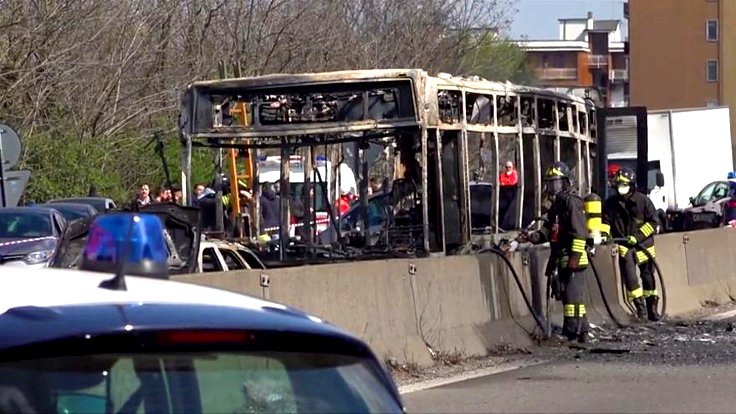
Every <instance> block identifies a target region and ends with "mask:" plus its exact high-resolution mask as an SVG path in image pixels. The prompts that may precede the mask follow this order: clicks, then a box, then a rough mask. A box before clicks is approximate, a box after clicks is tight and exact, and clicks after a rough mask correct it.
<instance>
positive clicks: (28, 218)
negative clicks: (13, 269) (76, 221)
mask: <svg viewBox="0 0 736 414" xmlns="http://www.w3.org/2000/svg"><path fill="white" fill-rule="evenodd" d="M66 227H67V221H66V220H65V219H64V217H63V216H62V215H61V213H59V212H58V211H57V210H55V209H51V208H45V207H8V208H2V209H0V264H3V265H5V266H22V267H28V266H31V267H45V266H47V265H48V263H49V261H50V259H51V257H52V256H53V254H54V252H55V251H56V249H57V247H58V246H59V240H60V238H61V236H62V234H63V233H64V231H65V230H66Z"/></svg>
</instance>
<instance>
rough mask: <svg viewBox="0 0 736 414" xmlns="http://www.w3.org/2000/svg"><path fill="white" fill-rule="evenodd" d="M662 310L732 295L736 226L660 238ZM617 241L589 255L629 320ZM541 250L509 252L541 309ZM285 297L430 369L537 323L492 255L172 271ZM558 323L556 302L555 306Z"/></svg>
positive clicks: (597, 312) (525, 338)
mask: <svg viewBox="0 0 736 414" xmlns="http://www.w3.org/2000/svg"><path fill="white" fill-rule="evenodd" d="M656 246H657V257H656V258H657V261H658V264H659V266H660V268H661V269H662V272H663V274H664V277H665V281H666V288H667V294H668V309H667V310H668V313H669V314H670V315H678V314H683V313H686V312H690V311H694V310H697V309H699V308H701V307H702V306H708V305H714V304H720V303H723V302H725V301H730V300H735V299H736V272H735V271H734V269H736V255H733V253H732V252H731V250H732V249H733V247H731V246H736V232H735V231H734V230H730V229H716V230H705V231H699V232H693V233H677V234H666V235H661V236H657V239H656ZM615 252H616V250H615V247H612V246H599V247H598V248H597V251H596V255H595V257H594V258H593V259H592V260H594V262H595V264H596V268H597V269H598V272H599V276H600V277H601V282H602V285H603V288H604V293H605V295H606V298H607V299H608V300H609V304H610V305H611V307H612V309H613V311H614V312H615V314H616V316H617V318H620V319H622V320H626V317H627V314H626V311H624V307H623V306H622V305H623V300H624V297H623V294H622V292H621V288H620V283H621V282H620V280H621V279H620V274H619V270H618V264H617V263H618V259H617V257H616V255H615ZM548 255H549V251H548V249H547V248H543V247H540V246H536V247H533V248H531V249H528V250H525V251H520V252H513V253H509V254H508V255H507V257H508V258H509V259H510V260H511V262H512V263H513V265H514V268H515V269H516V271H517V273H518V275H519V276H520V278H521V281H522V284H523V286H524V289H525V291H526V292H527V293H528V294H529V299H530V301H531V302H532V305H533V308H534V309H535V310H536V312H537V313H539V314H544V313H545V311H546V300H545V297H546V278H545V277H544V267H545V265H546V261H547V257H548ZM585 278H586V283H587V285H588V286H587V292H588V304H589V305H588V306H587V309H588V315H589V318H590V320H591V322H602V321H605V320H606V319H608V315H607V312H606V309H605V306H604V304H603V300H602V296H601V294H600V291H599V289H598V286H597V284H596V283H595V279H593V274H592V272H591V271H590V270H589V271H588V272H586V275H585ZM174 279H175V280H179V281H184V282H190V283H196V284H201V285H207V286H212V287H217V288H221V289H226V290H231V291H235V292H241V293H246V294H250V295H253V296H257V297H264V298H266V299H270V300H274V301H277V302H281V303H285V304H288V305H292V306H295V307H297V308H300V309H303V310H305V311H307V312H309V313H311V314H314V315H316V316H319V317H322V318H324V319H326V320H328V321H329V322H331V323H333V324H335V325H337V326H340V327H343V328H345V329H347V330H349V331H351V332H353V333H354V334H356V335H358V336H360V337H361V338H363V339H365V340H366V341H368V342H369V343H370V344H371V346H372V347H373V348H374V350H375V351H376V352H377V353H379V354H380V355H381V356H383V357H384V358H385V359H395V360H396V361H398V362H401V363H414V364H417V365H420V366H427V365H430V364H432V363H433V360H435V359H437V358H441V357H442V356H443V355H457V354H462V355H464V356H480V355H485V354H488V353H489V352H492V351H493V350H494V349H495V348H496V347H497V346H499V345H506V346H508V345H512V346H527V345H529V344H531V339H530V335H529V333H530V332H532V330H533V329H534V328H535V324H534V321H533V319H532V318H531V314H530V312H529V310H528V309H527V307H526V305H525V303H524V301H523V298H522V296H521V294H520V293H519V290H518V288H517V286H516V283H515V281H514V279H513V277H512V274H511V272H510V270H509V269H508V268H507V267H506V265H505V264H504V263H503V262H502V261H501V260H500V259H499V258H498V257H496V256H495V255H493V254H491V253H485V254H480V255H475V256H451V257H432V258H421V259H391V260H376V261H354V262H348V263H339V264H329V265H313V266H302V267H294V268H284V269H269V270H265V271H233V272H226V273H207V274H193V275H183V276H177V277H174ZM551 310H552V313H553V316H554V317H553V320H555V321H556V322H557V323H560V322H561V320H562V317H561V306H560V305H559V304H557V303H552V307H551Z"/></svg>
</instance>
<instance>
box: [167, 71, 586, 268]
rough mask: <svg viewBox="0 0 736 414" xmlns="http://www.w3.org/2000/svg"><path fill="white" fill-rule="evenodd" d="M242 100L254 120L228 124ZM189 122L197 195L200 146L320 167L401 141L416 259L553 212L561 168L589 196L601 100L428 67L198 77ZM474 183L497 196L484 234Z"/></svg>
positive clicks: (187, 98) (189, 94) (187, 179)
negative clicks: (514, 176) (550, 197)
mask: <svg viewBox="0 0 736 414" xmlns="http://www.w3.org/2000/svg"><path fill="white" fill-rule="evenodd" d="M235 102H240V103H242V102H245V103H246V104H247V107H248V108H249V109H248V112H249V113H248V119H249V122H247V123H246V124H247V125H243V124H233V123H231V122H230V121H229V120H230V119H231V117H230V116H229V114H228V112H229V108H230V107H232V105H233V104H234V103H235ZM180 121H181V138H182V144H183V148H184V150H183V160H182V175H183V177H182V178H183V179H182V181H183V183H184V185H183V187H184V190H185V194H187V195H188V197H191V195H189V194H190V191H189V189H191V152H192V148H193V147H196V146H205V147H206V146H211V147H240V148H255V149H265V148H279V149H281V151H282V152H281V153H282V160H284V159H287V160H288V159H289V155H290V151H291V150H293V149H295V148H308V150H307V151H306V154H308V155H307V156H306V157H305V158H308V159H309V160H308V161H306V160H305V161H306V164H307V165H308V166H311V165H312V163H311V162H309V161H313V158H314V154H313V151H311V148H314V147H317V146H322V145H333V144H343V143H346V142H352V143H355V144H356V146H358V147H362V146H363V145H365V144H366V143H367V142H368V141H370V140H374V139H379V138H391V139H395V140H396V142H397V148H398V157H399V159H400V165H401V171H400V172H399V174H398V176H397V177H394V178H395V180H394V181H395V182H394V186H393V190H392V194H391V200H392V203H393V202H398V200H396V199H397V198H399V196H398V195H397V194H399V195H402V196H404V195H406V194H404V193H407V194H408V193H411V194H412V196H414V197H416V199H418V201H417V202H415V203H414V204H413V206H414V208H416V209H417V210H418V211H414V213H417V214H415V215H414V216H413V217H414V221H413V222H412V221H411V220H409V221H408V222H405V223H404V224H406V226H404V225H403V224H402V226H403V227H402V228H403V229H405V230H406V229H409V230H408V231H409V236H410V237H409V238H410V239H412V237H411V236H416V238H415V239H412V240H414V241H415V242H416V246H415V247H416V249H415V251H412V253H419V254H422V253H424V254H431V253H438V254H450V253H454V252H458V251H462V250H463V248H464V247H466V246H467V245H468V244H469V243H471V241H472V239H473V238H474V235H476V236H477V235H478V233H485V234H486V235H487V234H498V233H499V232H503V231H504V230H514V229H516V228H520V227H521V224H525V223H526V222H528V221H530V220H531V219H533V218H534V217H537V216H538V215H539V214H540V213H541V212H542V210H543V200H542V192H541V188H542V176H541V174H542V171H543V168H546V166H548V164H551V163H552V162H554V161H557V160H560V159H562V161H566V162H568V163H570V164H571V166H572V167H573V170H574V171H576V175H575V178H576V179H575V180H574V181H575V182H574V187H575V188H576V189H578V190H579V191H580V192H581V193H584V194H587V193H588V192H590V190H591V186H592V183H595V182H596V180H595V178H594V177H595V176H596V175H597V174H596V172H597V169H596V167H595V165H594V164H595V157H596V150H595V144H596V130H597V128H596V117H595V106H594V105H593V103H592V102H591V101H586V100H584V99H581V98H579V97H575V96H572V95H567V94H563V93H558V92H552V91H548V90H543V89H538V88H531V87H523V86H518V85H513V84H510V83H499V82H491V81H487V80H483V79H479V78H458V77H453V76H451V75H447V74H439V75H438V76H434V77H433V76H429V75H428V74H427V73H426V72H425V71H422V70H418V69H409V70H398V69H397V70H361V71H342V72H327V73H315V74H296V75H267V76H261V77H253V78H239V79H224V80H217V81H204V82H197V83H194V84H192V85H190V86H189V87H188V88H187V90H186V92H185V93H184V94H183V97H182V110H181V119H180ZM482 154H483V155H484V156H485V157H483V156H482ZM507 154H514V159H513V160H512V161H513V162H514V164H515V165H516V166H517V167H518V172H519V173H520V174H519V182H518V185H517V187H516V188H517V191H518V199H517V200H516V204H515V205H514V206H513V213H512V214H511V217H512V218H513V219H512V223H513V224H512V225H511V227H513V228H507V229H502V228H500V227H499V213H498V212H499V208H500V205H499V196H500V195H501V190H500V189H499V171H498V168H499V163H500V162H505V161H506V160H505V159H502V158H504V157H506V158H509V157H508V156H506V155H507ZM483 158H485V159H483ZM305 170H307V169H306V168H305ZM255 175H256V177H257V175H258V174H257V172H256V173H255ZM308 175H309V174H306V173H305V181H306V180H307V176H308ZM364 175H365V165H363V166H362V168H360V171H359V173H358V176H359V177H361V178H362V179H360V180H359V183H358V185H359V188H360V194H361V197H360V200H361V203H362V204H361V213H362V214H361V215H360V216H361V223H363V224H364V226H363V229H364V230H365V231H367V216H366V210H367V205H366V203H367V200H366V197H365V194H366V191H365V189H366V186H367V177H365V176H364ZM473 179H482V180H485V181H487V183H488V185H489V186H490V187H492V191H493V196H492V202H491V203H490V204H491V205H489V206H488V214H489V216H490V217H491V223H489V226H487V228H485V229H481V230H482V231H480V232H479V231H478V230H479V229H477V228H473V226H472V213H474V212H471V210H473V208H472V206H471V203H472V198H471V193H470V188H471V182H472V181H474V180H473ZM402 180H403V181H402ZM281 183H282V192H283V191H284V189H287V188H288V185H289V183H288V168H286V169H285V168H284V167H283V166H282V176H281ZM407 183H408V184H407ZM305 184H307V183H306V182H305ZM397 184H399V185H397ZM404 184H407V185H404ZM402 185H403V187H402ZM305 188H308V186H307V187H305ZM394 190H395V191H394ZM402 191H403V192H402ZM305 193H307V197H309V192H308V191H305ZM286 194H288V192H287V193H286ZM285 198H286V200H285V201H286V202H285V203H282V208H281V218H282V220H281V227H282V229H281V231H280V236H281V237H280V243H281V245H280V251H282V252H283V251H284V247H285V243H286V241H285V238H286V236H287V235H288V231H284V224H285V223H286V225H288V222H289V221H288V218H289V216H288V211H289V205H288V204H289V201H288V199H289V197H285ZM189 201H191V200H189ZM310 205H311V201H310ZM395 207H396V206H394V205H392V206H391V208H389V209H388V210H389V211H391V212H392V211H394V210H395V209H396V208H395ZM256 211H257V207H256ZM390 214H392V213H390ZM390 214H389V215H390ZM393 219H394V218H393V217H392V220H391V223H387V224H386V231H387V232H389V230H390V227H391V226H392V225H393V224H396V223H398V221H394V220H393ZM310 220H312V222H313V219H310ZM307 221H308V220H306V219H305V223H304V224H305V226H306V225H309V223H307ZM255 222H256V224H257V222H258V220H255ZM332 225H333V226H334V225H335V223H334V220H333V223H332ZM398 227H401V226H399V225H398V224H397V228H398ZM507 227H508V226H507ZM256 231H257V226H256ZM337 233H338V234H339V232H337ZM404 236H406V234H404ZM310 241H311V240H310ZM409 244H411V242H410V243H409ZM404 247H406V246H404ZM409 250H412V249H409Z"/></svg>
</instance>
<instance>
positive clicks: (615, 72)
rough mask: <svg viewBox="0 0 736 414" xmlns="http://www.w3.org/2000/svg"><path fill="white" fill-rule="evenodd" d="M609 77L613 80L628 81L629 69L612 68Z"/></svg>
mask: <svg viewBox="0 0 736 414" xmlns="http://www.w3.org/2000/svg"><path fill="white" fill-rule="evenodd" d="M608 79H610V80H611V82H626V81H628V80H629V71H628V70H626V69H611V71H610V73H609V74H608Z"/></svg>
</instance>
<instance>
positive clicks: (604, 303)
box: [588, 252, 629, 328]
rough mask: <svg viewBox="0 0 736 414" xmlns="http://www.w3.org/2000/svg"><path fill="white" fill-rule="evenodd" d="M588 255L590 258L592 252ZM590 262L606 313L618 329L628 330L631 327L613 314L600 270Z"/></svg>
mask: <svg viewBox="0 0 736 414" xmlns="http://www.w3.org/2000/svg"><path fill="white" fill-rule="evenodd" d="M588 255H589V256H590V252H588ZM591 259H592V258H591ZM588 261H589V263H590V268H591V269H593V276H595V282H596V284H597V285H598V290H599V291H600V292H601V298H602V299H603V305H604V306H605V307H606V312H608V316H610V317H611V320H612V321H613V323H615V324H616V326H617V327H619V328H628V327H629V326H628V325H626V324H624V323H622V322H621V321H619V320H618V318H616V315H615V314H614V313H613V309H611V306H610V304H609V303H608V298H606V293H605V291H604V290H603V283H602V282H601V277H600V275H599V274H598V269H596V267H595V263H594V261H593V260H588Z"/></svg>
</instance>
